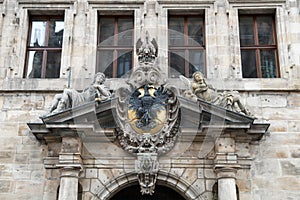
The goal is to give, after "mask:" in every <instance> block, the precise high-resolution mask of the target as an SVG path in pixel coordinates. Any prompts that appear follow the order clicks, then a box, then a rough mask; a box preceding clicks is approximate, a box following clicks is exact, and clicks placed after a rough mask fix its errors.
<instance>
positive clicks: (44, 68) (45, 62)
mask: <svg viewBox="0 0 300 200" xmlns="http://www.w3.org/2000/svg"><path fill="white" fill-rule="evenodd" d="M47 56H48V55H47V51H46V50H45V49H44V50H43V61H42V72H41V78H45V77H46V65H47Z"/></svg>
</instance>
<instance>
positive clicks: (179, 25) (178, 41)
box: [169, 17, 184, 46]
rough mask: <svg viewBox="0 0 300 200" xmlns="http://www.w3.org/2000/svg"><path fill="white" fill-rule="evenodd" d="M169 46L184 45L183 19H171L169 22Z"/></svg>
mask: <svg viewBox="0 0 300 200" xmlns="http://www.w3.org/2000/svg"><path fill="white" fill-rule="evenodd" d="M169 45H170V46H183V45H184V18H183V17H180V18H179V17H173V18H172V17H171V18H170V20H169Z"/></svg>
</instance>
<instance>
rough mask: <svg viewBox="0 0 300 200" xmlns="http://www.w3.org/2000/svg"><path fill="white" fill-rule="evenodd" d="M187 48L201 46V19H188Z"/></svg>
mask: <svg viewBox="0 0 300 200" xmlns="http://www.w3.org/2000/svg"><path fill="white" fill-rule="evenodd" d="M188 35H189V41H188V45H189V46H203V19H202V18H201V17H197V18H194V17H193V18H188Z"/></svg>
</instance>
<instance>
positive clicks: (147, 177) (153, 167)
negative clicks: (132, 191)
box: [135, 153, 159, 195]
mask: <svg viewBox="0 0 300 200" xmlns="http://www.w3.org/2000/svg"><path fill="white" fill-rule="evenodd" d="M158 170H159V163H158V161H157V153H138V154H137V160H136V161H135V171H136V173H137V177H138V180H139V183H140V186H141V193H142V194H150V195H152V194H153V193H154V188H155V183H156V178H157V172H158Z"/></svg>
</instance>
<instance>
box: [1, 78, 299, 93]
mask: <svg viewBox="0 0 300 200" xmlns="http://www.w3.org/2000/svg"><path fill="white" fill-rule="evenodd" d="M125 81H126V79H115V78H111V79H107V80H106V82H105V84H106V85H107V86H109V88H110V89H111V90H115V89H117V88H118V87H119V86H120V85H122V84H125ZM168 81H169V82H170V84H173V85H174V86H176V87H177V88H179V89H186V86H185V85H184V83H183V82H182V81H180V79H175V78H169V79H168ZM206 81H207V83H208V84H209V85H211V86H213V87H214V88H216V89H218V90H237V91H241V92H242V91H259V92H262V91H277V92H290V91H300V81H299V79H290V80H288V79H284V78H274V79H269V78H265V79H246V78H245V79H207V80H206ZM67 84H68V81H67V79H66V78H59V79H25V78H14V79H3V78H2V79H0V92H16V91H24V92H25V91H39V92H60V91H62V90H63V89H64V88H67ZM89 84H90V79H89V78H85V79H72V81H71V88H74V89H76V90H82V89H84V88H85V87H86V86H87V85H89Z"/></svg>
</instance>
